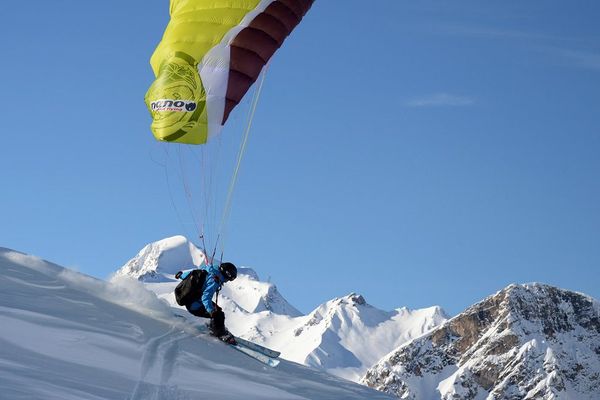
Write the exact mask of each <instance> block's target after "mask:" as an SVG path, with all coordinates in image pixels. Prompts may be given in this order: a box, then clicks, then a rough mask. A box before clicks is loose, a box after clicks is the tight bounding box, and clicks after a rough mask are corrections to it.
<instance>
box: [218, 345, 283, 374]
mask: <svg viewBox="0 0 600 400" xmlns="http://www.w3.org/2000/svg"><path fill="white" fill-rule="evenodd" d="M226 344H227V343H226ZM227 345H228V346H231V347H233V348H234V349H236V350H237V351H239V352H242V353H244V354H245V355H247V356H249V357H252V358H254V359H255V360H256V361H259V362H261V363H263V364H265V365H268V366H269V367H272V368H275V367H276V366H278V365H279V363H280V361H279V360H278V359H276V358H273V357H269V356H267V355H265V354H263V353H259V352H258V351H256V350H252V349H250V348H248V347H246V346H244V345H241V344H239V343H237V344H227Z"/></svg>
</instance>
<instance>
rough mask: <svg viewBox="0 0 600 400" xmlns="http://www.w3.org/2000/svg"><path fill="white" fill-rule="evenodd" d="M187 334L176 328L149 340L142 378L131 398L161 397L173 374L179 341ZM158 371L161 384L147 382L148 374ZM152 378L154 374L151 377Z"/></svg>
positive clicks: (137, 399)
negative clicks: (177, 330) (176, 330)
mask: <svg viewBox="0 0 600 400" xmlns="http://www.w3.org/2000/svg"><path fill="white" fill-rule="evenodd" d="M184 337H185V336H184V335H182V333H181V332H175V328H171V330H170V331H169V332H167V333H165V334H164V335H161V336H156V337H154V338H152V339H150V340H149V341H148V343H147V344H146V346H145V349H144V354H143V356H142V362H141V370H140V378H139V380H138V383H137V385H136V386H135V388H134V390H133V393H132V394H131V396H130V397H129V399H130V400H145V399H156V400H158V399H161V398H163V396H164V391H165V389H168V385H167V384H168V382H169V379H170V378H171V376H172V374H173V368H174V365H175V362H176V359H177V355H178V349H179V346H178V342H179V341H180V340H181V339H183V338H184ZM152 371H158V374H154V375H158V376H160V380H159V385H158V386H157V385H154V384H151V383H148V382H147V379H146V378H147V377H148V374H149V373H151V372H152ZM150 378H152V376H151V377H150Z"/></svg>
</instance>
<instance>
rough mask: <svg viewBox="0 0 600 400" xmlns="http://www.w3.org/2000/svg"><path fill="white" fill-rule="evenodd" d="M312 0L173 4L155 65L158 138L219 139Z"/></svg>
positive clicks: (153, 110) (150, 101)
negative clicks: (232, 114)
mask: <svg viewBox="0 0 600 400" xmlns="http://www.w3.org/2000/svg"><path fill="white" fill-rule="evenodd" d="M313 1H314V0H171V20H170V22H169V24H168V26H167V28H166V30H165V33H164V35H163V38H162V40H161V42H160V44H159V45H158V47H157V48H156V50H155V51H154V54H153V55H152V58H151V60H150V63H151V65H152V69H153V70H154V74H155V76H156V80H155V81H154V83H152V85H151V86H150V88H149V89H148V92H147V93H146V98H145V100H146V105H147V106H148V110H149V111H150V114H151V115H152V120H153V121H152V126H151V128H152V133H153V134H154V136H155V137H156V139H158V140H161V141H167V142H178V143H188V144H202V143H206V141H207V140H208V139H209V138H210V137H212V136H214V135H216V134H217V133H219V132H220V130H221V128H222V126H223V125H224V124H225V122H226V121H227V118H228V117H229V114H230V113H231V111H232V110H233V108H234V107H235V106H236V105H237V104H238V103H239V102H240V101H241V100H242V98H243V96H244V95H245V94H246V92H247V91H248V89H249V88H250V86H251V85H252V84H253V83H254V82H255V81H256V79H257V78H258V76H259V75H260V72H261V71H262V69H263V68H264V66H265V64H266V63H267V62H268V61H269V59H270V58H271V56H273V54H274V53H275V51H276V50H277V49H278V48H279V47H280V46H281V45H282V43H283V41H284V40H285V38H286V37H287V36H288V35H289V34H290V33H291V32H292V30H293V29H294V28H295V27H296V26H297V25H298V24H299V23H300V21H301V20H302V18H303V17H304V15H305V14H306V12H307V11H308V10H309V8H310V7H311V5H312V3H313Z"/></svg>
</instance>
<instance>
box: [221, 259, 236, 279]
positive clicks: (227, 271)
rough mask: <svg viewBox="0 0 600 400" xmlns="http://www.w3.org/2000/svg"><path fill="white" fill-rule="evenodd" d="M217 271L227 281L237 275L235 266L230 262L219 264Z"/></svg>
mask: <svg viewBox="0 0 600 400" xmlns="http://www.w3.org/2000/svg"><path fill="white" fill-rule="evenodd" d="M219 271H220V272H221V273H222V274H223V276H224V277H225V278H226V279H227V280H228V281H232V280H234V279H235V278H236V277H237V268H236V267H235V265H233V264H232V263H230V262H224V263H222V264H221V265H219Z"/></svg>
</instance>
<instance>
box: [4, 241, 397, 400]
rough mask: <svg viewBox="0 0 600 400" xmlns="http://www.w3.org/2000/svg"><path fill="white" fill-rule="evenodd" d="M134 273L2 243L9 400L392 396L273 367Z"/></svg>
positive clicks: (287, 365) (289, 366)
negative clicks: (100, 271)
mask: <svg viewBox="0 0 600 400" xmlns="http://www.w3.org/2000/svg"><path fill="white" fill-rule="evenodd" d="M202 328H203V324H202V323H198V324H196V325H194V324H192V323H190V321H187V320H184V319H182V318H177V317H175V316H173V310H172V308H171V307H169V306H168V304H166V303H165V302H164V301H161V300H160V299H158V298H157V297H156V296H155V295H154V294H153V293H152V292H150V291H148V290H146V289H145V288H144V286H143V285H141V284H140V283H138V282H136V281H134V280H131V279H119V278H117V279H114V280H113V281H112V282H104V281H101V280H98V279H95V278H91V277H89V276H86V275H83V274H79V273H77V272H73V271H70V270H67V269H64V268H62V267H60V266H58V265H55V264H51V263H48V262H45V261H43V260H41V259H39V258H36V257H32V256H28V255H25V254H22V253H18V252H15V251H12V250H8V249H2V248H0V398H1V399H10V400H19V399H23V400H24V399H27V400H29V399H40V400H41V399H43V400H69V399H72V400H75V399H77V400H102V399H106V400H116V399H128V400H147V399H160V400H191V399H223V400H242V399H243V400H246V399H289V400H302V399H324V400H342V399H344V400H345V399H391V397H389V395H386V394H384V393H380V392H377V391H375V390H372V389H369V388H367V387H365V386H360V385H357V384H354V383H351V382H348V381H345V380H342V379H339V378H336V377H333V376H331V375H328V374H323V373H322V372H319V371H317V370H315V369H311V368H307V367H304V366H301V365H298V364H295V363H291V362H287V361H282V363H281V364H280V365H279V366H278V367H277V368H269V367H265V366H264V365H263V364H260V363H258V362H257V361H256V360H253V359H252V358H250V357H247V356H245V355H243V354H242V353H239V352H237V351H235V350H234V349H232V348H231V347H228V346H227V345H225V344H223V343H221V342H219V341H218V340H217V339H214V338H212V337H210V336H208V335H206V334H203V333H201V331H202V330H203V329H202Z"/></svg>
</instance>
